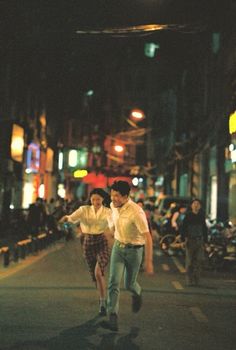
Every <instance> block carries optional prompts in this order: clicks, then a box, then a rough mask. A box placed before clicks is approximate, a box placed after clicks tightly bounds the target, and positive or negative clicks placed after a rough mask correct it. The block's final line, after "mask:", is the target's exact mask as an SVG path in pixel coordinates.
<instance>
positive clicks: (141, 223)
mask: <svg viewBox="0 0 236 350" xmlns="http://www.w3.org/2000/svg"><path fill="white" fill-rule="evenodd" d="M135 225H136V227H137V229H138V230H139V232H141V233H144V232H149V228H148V222H147V217H146V214H145V213H144V211H143V210H142V209H141V210H139V211H137V213H136V214H135Z"/></svg>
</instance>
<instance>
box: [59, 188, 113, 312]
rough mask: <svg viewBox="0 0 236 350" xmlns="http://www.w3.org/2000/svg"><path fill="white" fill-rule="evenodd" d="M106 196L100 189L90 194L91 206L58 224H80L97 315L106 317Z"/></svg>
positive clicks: (108, 210) (107, 212) (82, 207)
mask: <svg viewBox="0 0 236 350" xmlns="http://www.w3.org/2000/svg"><path fill="white" fill-rule="evenodd" d="M107 196H108V194H107V193H106V192H105V191H104V190H103V189H101V188H95V189H93V190H92V191H91V192H90V196H89V198H90V202H91V205H83V206H81V207H79V209H77V210H75V211H74V212H73V213H72V214H71V215H66V216H63V217H62V219H61V220H60V222H66V221H68V222H71V223H73V224H77V223H79V224H80V228H81V231H82V234H83V236H84V239H83V253H84V257H85V260H86V262H87V264H88V268H89V272H90V274H91V276H92V279H93V281H94V282H95V284H96V287H97V289H98V292H99V298H100V302H99V314H100V315H101V316H106V282H105V277H104V273H105V269H106V266H107V265H108V262H109V248H108V241H107V238H106V236H105V235H104V232H105V231H107V229H108V228H109V225H108V224H109V223H110V220H111V209H110V208H107V207H105V206H104V205H103V203H104V199H105V198H106V197H107Z"/></svg>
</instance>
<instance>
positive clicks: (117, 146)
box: [114, 145, 124, 153]
mask: <svg viewBox="0 0 236 350" xmlns="http://www.w3.org/2000/svg"><path fill="white" fill-rule="evenodd" d="M114 150H115V151H116V152H118V153H122V152H124V147H123V146H122V145H115V146H114Z"/></svg>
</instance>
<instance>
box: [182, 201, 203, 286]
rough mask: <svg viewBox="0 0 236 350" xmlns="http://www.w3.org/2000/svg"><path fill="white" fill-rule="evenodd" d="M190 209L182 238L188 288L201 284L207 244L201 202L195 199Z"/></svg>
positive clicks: (185, 219)
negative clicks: (205, 245)
mask: <svg viewBox="0 0 236 350" xmlns="http://www.w3.org/2000/svg"><path fill="white" fill-rule="evenodd" d="M190 208H191V210H190V211H189V212H187V213H186V215H185V218H184V219H183V224H182V227H181V237H182V241H184V242H185V247H186V254H185V264H186V274H187V279H186V282H187V285H188V286H193V285H198V284H199V278H200V270H201V264H202V261H203V254H204V244H206V243H207V226H206V221H205V216H204V214H203V211H202V209H201V201H200V200H199V199H193V200H192V202H191V207H190Z"/></svg>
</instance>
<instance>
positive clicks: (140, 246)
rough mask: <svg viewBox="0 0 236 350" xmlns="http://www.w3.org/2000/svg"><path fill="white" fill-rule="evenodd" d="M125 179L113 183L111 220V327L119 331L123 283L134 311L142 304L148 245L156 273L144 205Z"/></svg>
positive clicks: (148, 267) (149, 268) (149, 266)
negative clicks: (141, 281)
mask: <svg viewBox="0 0 236 350" xmlns="http://www.w3.org/2000/svg"><path fill="white" fill-rule="evenodd" d="M129 194H130V186H129V184H128V182H126V181H115V182H114V183H113V184H112V186H111V201H112V203H111V209H112V222H113V224H114V238H115V242H114V244H113V247H112V253H111V260H110V272H109V285H108V314H109V323H108V327H109V329H110V330H112V331H118V311H119V296H120V283H121V279H122V277H123V274H124V286H125V288H126V289H127V290H129V291H130V292H131V293H132V311H133V312H138V311H139V310H140V308H141V305H142V289H141V286H140V285H139V283H138V282H137V276H138V273H139V269H140V265H141V262H142V257H143V251H144V246H145V268H146V272H147V273H148V274H152V273H153V261H152V237H151V234H150V233H149V229H148V223H147V219H146V215H145V213H144V211H143V209H142V208H141V207H140V206H139V205H138V204H136V203H135V202H133V201H132V200H131V199H130V198H129Z"/></svg>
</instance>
